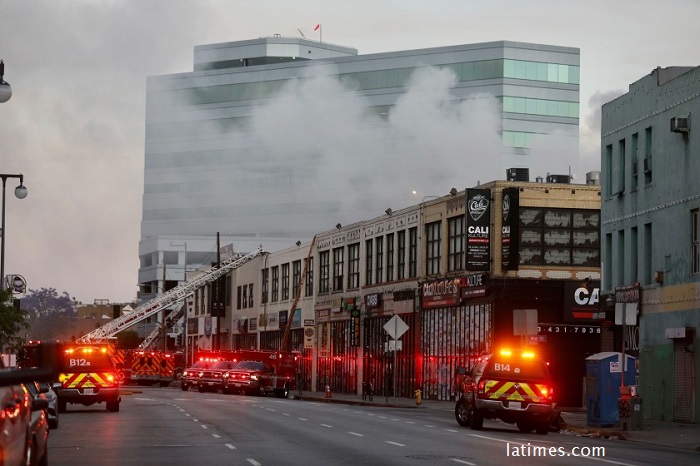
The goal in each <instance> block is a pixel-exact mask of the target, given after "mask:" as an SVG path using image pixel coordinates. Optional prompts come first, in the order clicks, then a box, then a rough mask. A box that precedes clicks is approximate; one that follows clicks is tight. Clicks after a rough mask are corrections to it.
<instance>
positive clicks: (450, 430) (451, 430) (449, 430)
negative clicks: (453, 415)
mask: <svg viewBox="0 0 700 466" xmlns="http://www.w3.org/2000/svg"><path fill="white" fill-rule="evenodd" d="M445 431H447V432H459V431H458V430H454V429H445Z"/></svg>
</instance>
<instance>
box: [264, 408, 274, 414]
mask: <svg viewBox="0 0 700 466" xmlns="http://www.w3.org/2000/svg"><path fill="white" fill-rule="evenodd" d="M265 409H266V410H268V411H272V412H273V413H274V412H275V411H277V410H276V409H272V408H265Z"/></svg>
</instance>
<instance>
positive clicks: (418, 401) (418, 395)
mask: <svg viewBox="0 0 700 466" xmlns="http://www.w3.org/2000/svg"><path fill="white" fill-rule="evenodd" d="M415 395H416V404H417V405H420V404H422V403H423V392H422V391H420V388H419V389H417V390H416V392H415Z"/></svg>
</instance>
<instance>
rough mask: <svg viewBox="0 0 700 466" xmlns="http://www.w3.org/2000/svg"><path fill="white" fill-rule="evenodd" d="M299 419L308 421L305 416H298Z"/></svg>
mask: <svg viewBox="0 0 700 466" xmlns="http://www.w3.org/2000/svg"><path fill="white" fill-rule="evenodd" d="M299 420H300V421H308V419H306V418H305V417H300V418H299Z"/></svg>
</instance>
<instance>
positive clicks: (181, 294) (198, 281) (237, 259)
mask: <svg viewBox="0 0 700 466" xmlns="http://www.w3.org/2000/svg"><path fill="white" fill-rule="evenodd" d="M262 253H263V249H262V246H260V247H258V249H256V250H255V251H253V252H251V253H250V254H246V255H243V254H236V255H234V256H233V257H231V258H230V259H228V260H225V261H222V262H221V263H220V264H219V265H217V266H213V267H211V268H209V269H207V270H206V271H205V272H204V273H203V274H201V275H199V276H197V277H195V278H194V279H193V280H191V281H187V282H184V283H181V284H180V285H178V286H176V287H175V288H173V289H171V290H168V291H166V292H165V293H163V294H161V295H160V296H158V297H156V298H153V299H151V300H150V301H146V302H145V303H143V304H141V305H139V306H138V307H137V308H136V309H134V310H133V311H132V312H130V313H128V314H124V315H123V316H121V317H118V318H116V319H114V320H112V321H110V322H108V323H107V324H105V325H103V326H101V327H99V328H97V329H95V330H93V331H92V332H90V333H88V334H86V335H83V336H82V337H80V338H78V339H77V340H76V342H77V343H100V342H103V341H105V340H106V339H107V338H109V337H113V336H114V335H116V334H117V333H119V332H121V331H122V330H125V329H127V328H129V327H131V326H132V325H135V324H137V323H139V322H141V321H142V320H144V319H147V318H149V317H151V316H153V315H155V314H157V313H158V312H160V311H162V310H164V309H167V308H168V307H170V306H173V305H175V304H178V303H180V302H182V301H184V300H185V299H186V298H187V297H188V296H190V295H191V294H192V293H194V292H195V291H196V290H198V289H199V288H201V287H202V286H204V285H206V284H207V283H211V282H213V281H214V280H216V279H217V278H219V277H222V276H223V275H225V274H226V273H228V272H230V271H231V270H235V269H237V268H238V267H240V266H242V265H243V264H245V263H247V262H250V261H251V260H253V259H254V258H256V257H257V256H259V255H260V254H262ZM150 337H151V335H149V338H150ZM157 337H158V333H156V334H155V336H153V338H152V339H153V340H155V339H156V338H157ZM151 343H152V341H151ZM149 344H150V343H149ZM144 347H147V346H144Z"/></svg>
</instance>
